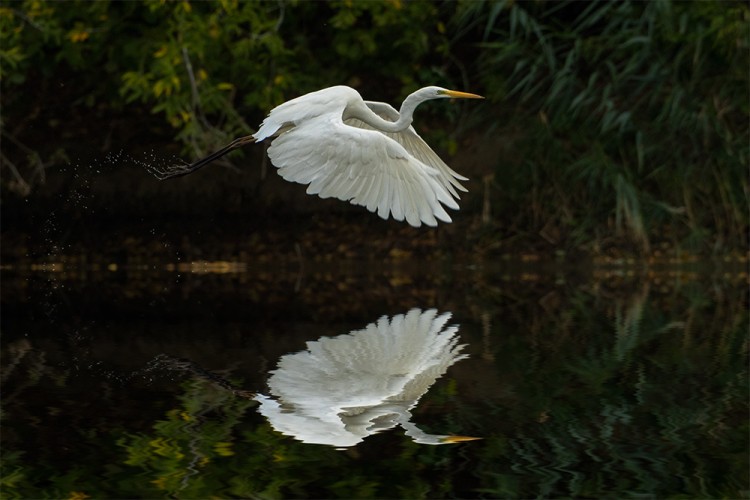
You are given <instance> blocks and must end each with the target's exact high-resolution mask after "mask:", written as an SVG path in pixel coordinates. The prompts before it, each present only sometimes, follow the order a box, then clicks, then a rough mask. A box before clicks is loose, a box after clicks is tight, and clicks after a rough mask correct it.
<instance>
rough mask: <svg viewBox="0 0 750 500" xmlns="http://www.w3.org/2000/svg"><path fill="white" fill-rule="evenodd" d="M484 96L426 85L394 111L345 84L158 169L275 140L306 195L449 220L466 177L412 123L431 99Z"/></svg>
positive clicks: (413, 218) (418, 220) (276, 154)
mask: <svg viewBox="0 0 750 500" xmlns="http://www.w3.org/2000/svg"><path fill="white" fill-rule="evenodd" d="M438 98H481V97H480V96H477V95H475V94H468V93H464V92H457V91H453V90H446V89H443V88H440V87H425V88H423V89H420V90H418V91H416V92H414V93H412V94H410V95H409V96H408V97H407V98H406V99H405V100H404V102H403V104H402V105H401V109H400V110H399V111H396V110H395V109H394V108H393V107H391V106H390V105H388V104H385V103H381V102H372V101H364V100H363V99H362V97H361V96H360V95H359V93H358V92H357V91H356V90H354V89H352V88H350V87H346V86H341V85H340V86H335V87H330V88H326V89H323V90H318V91H316V92H311V93H309V94H305V95H303V96H300V97H297V98H295V99H292V100H290V101H288V102H285V103H283V104H281V105H279V106H277V107H276V108H274V109H273V110H271V112H270V113H269V115H268V116H267V117H266V119H265V120H263V123H262V124H261V126H260V128H259V129H258V131H257V132H256V133H255V134H253V135H251V136H247V137H241V138H239V139H236V140H235V141H233V142H232V143H231V144H229V145H228V146H226V147H225V148H223V149H221V150H219V151H217V152H216V153H213V154H211V155H209V156H208V157H206V158H204V159H202V160H199V161H197V162H195V163H193V164H191V165H187V166H182V167H173V168H172V169H170V170H168V171H166V172H157V174H158V175H159V176H160V178H168V177H174V176H179V175H185V174H187V173H190V172H193V171H195V170H197V169H198V168H200V167H202V166H204V165H206V164H208V163H210V162H211V161H213V160H215V159H217V158H219V157H220V156H223V155H224V154H226V153H228V152H229V151H232V150H234V149H236V148H238V147H241V146H243V145H245V144H248V143H251V142H257V141H263V140H265V139H268V138H272V141H271V146H270V147H269V148H268V156H269V157H270V158H271V163H272V164H273V165H274V166H276V167H277V168H278V169H279V174H280V175H281V176H282V177H283V178H284V179H286V180H288V181H292V182H297V183H300V184H307V185H308V188H307V193H308V194H316V195H318V196H320V197H321V198H338V199H340V200H343V201H349V202H351V203H352V204H355V205H361V206H363V207H365V208H367V209H368V210H369V211H371V212H376V213H377V214H378V215H379V216H380V217H381V218H383V219H388V218H389V217H391V216H392V217H393V218H394V219H396V220H399V221H403V220H406V221H407V222H408V223H409V224H410V225H412V226H415V227H419V226H420V225H421V224H427V225H429V226H435V225H437V221H438V220H441V221H444V222H451V218H450V216H449V215H448V213H447V212H446V211H445V208H444V207H443V206H445V207H448V208H451V209H454V210H457V209H458V204H457V203H456V200H457V199H458V198H459V195H458V192H457V191H466V189H465V188H464V187H463V186H462V185H461V184H460V182H459V181H461V180H467V179H466V177H463V176H461V175H459V174H458V173H456V172H455V171H453V170H452V169H451V168H450V167H449V166H448V165H446V164H445V163H444V162H443V161H442V160H441V159H440V158H439V157H438V156H437V154H435V152H434V151H432V149H430V147H429V146H428V145H427V144H426V143H425V142H424V141H423V140H422V138H421V137H419V135H418V134H417V133H416V131H415V130H414V128H413V127H412V126H411V122H412V116H413V113H414V110H415V109H416V107H417V106H418V105H419V104H420V103H422V102H424V101H426V100H429V99H438Z"/></svg>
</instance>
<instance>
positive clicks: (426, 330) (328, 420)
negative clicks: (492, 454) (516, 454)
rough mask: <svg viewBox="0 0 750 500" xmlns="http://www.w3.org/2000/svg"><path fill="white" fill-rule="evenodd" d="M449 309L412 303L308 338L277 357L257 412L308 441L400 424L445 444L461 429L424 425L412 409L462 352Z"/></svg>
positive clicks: (421, 438)
mask: <svg viewBox="0 0 750 500" xmlns="http://www.w3.org/2000/svg"><path fill="white" fill-rule="evenodd" d="M450 316H451V315H450V313H446V314H442V315H440V316H438V314H437V311H435V310H429V311H424V312H423V311H421V310H419V309H413V310H411V311H409V312H408V313H407V314H405V315H404V314H401V315H397V316H394V317H393V318H392V319H389V318H387V317H382V318H380V319H379V320H378V321H377V322H376V323H372V324H370V325H367V327H365V328H364V329H363V330H356V331H353V332H351V333H348V334H344V335H339V336H338V337H333V338H330V337H323V338H321V339H318V340H316V341H314V342H308V343H307V350H305V351H302V352H299V353H296V354H289V355H286V356H283V357H282V358H281V359H280V361H279V363H278V368H277V369H276V370H274V371H273V372H272V376H271V377H270V379H269V381H268V386H269V389H270V391H271V394H272V395H273V396H275V399H274V398H273V397H270V396H265V395H262V394H259V395H258V396H256V399H257V400H258V401H259V402H260V403H261V406H260V412H261V413H262V414H263V415H264V416H266V418H268V419H269V421H270V422H271V425H272V426H273V427H274V428H275V429H276V430H277V431H279V432H282V433H284V434H287V435H290V436H294V437H295V438H296V439H299V440H301V441H304V442H306V443H317V444H329V445H332V446H353V445H355V444H357V443H358V442H360V441H361V440H362V439H364V438H365V437H367V436H369V435H371V434H374V433H376V432H379V431H382V430H386V429H390V428H393V427H395V426H397V425H399V426H401V427H402V428H403V429H404V430H405V433H406V434H407V435H408V436H410V437H411V438H412V439H413V440H414V441H417V442H420V443H429V444H443V443H450V442H457V441H462V440H463V441H465V440H468V439H471V438H465V437H460V436H434V435H429V434H426V433H424V432H422V431H421V430H420V429H419V428H418V427H417V426H416V425H415V424H413V423H412V422H411V421H410V420H411V413H410V410H411V408H413V407H414V406H415V405H416V404H417V402H418V401H419V398H421V397H422V395H424V394H425V393H426V392H427V390H428V389H429V388H430V386H431V385H432V384H433V383H435V381H436V380H437V379H438V378H439V377H440V376H442V375H443V374H444V373H445V371H446V370H447V369H448V367H449V366H451V365H452V364H453V363H455V362H457V361H459V360H461V359H463V358H465V357H466V355H464V354H460V351H461V349H462V347H463V346H462V345H458V337H457V336H456V333H457V330H458V328H457V327H456V326H449V327H446V326H445V325H446V323H447V322H448V320H449V319H450Z"/></svg>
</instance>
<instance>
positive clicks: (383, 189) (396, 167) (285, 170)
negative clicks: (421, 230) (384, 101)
mask: <svg viewBox="0 0 750 500" xmlns="http://www.w3.org/2000/svg"><path fill="white" fill-rule="evenodd" d="M268 155H269V157H270V158H271V162H272V163H273V164H274V165H275V166H276V167H277V168H278V169H279V174H280V175H281V176H282V177H283V178H284V179H286V180H288V181H293V182H298V183H301V184H309V186H308V188H307V192H308V193H309V194H317V195H319V196H320V197H321V198H328V197H334V198H338V199H340V200H344V201H350V202H351V203H352V204H355V205H361V206H364V207H365V208H367V210H369V211H371V212H376V211H377V214H378V216H380V217H381V218H383V219H387V218H388V216H389V215H391V216H392V217H393V218H394V219H396V220H399V221H401V220H404V219H406V221H407V222H408V223H409V224H410V225H412V226H415V227H419V226H420V225H421V224H427V225H430V226H435V225H437V220H436V218H437V219H440V220H442V221H445V222H450V221H451V218H450V216H449V215H448V214H447V212H446V211H445V209H444V208H443V206H442V205H443V204H444V205H446V206H447V207H450V208H458V205H457V204H456V202H455V200H454V199H453V197H452V196H451V195H452V194H453V193H454V192H455V191H453V190H452V188H451V187H450V184H446V182H445V180H444V178H443V177H444V176H443V175H441V172H440V170H439V169H436V168H434V167H432V166H430V165H426V164H424V163H423V162H422V161H420V160H419V159H418V158H416V157H415V156H413V155H412V154H410V152H409V151H408V150H407V149H406V148H405V147H404V146H403V145H402V144H400V143H399V142H398V141H396V140H394V139H392V138H391V137H388V135H386V134H383V133H381V132H378V131H374V130H368V129H366V128H363V127H352V126H350V125H348V124H345V123H344V122H343V121H342V119H341V115H340V114H336V113H328V114H322V115H320V116H315V117H308V118H307V119H305V120H302V121H300V122H298V123H297V124H296V126H295V127H293V128H291V129H289V130H288V131H285V132H283V133H282V134H280V135H279V136H278V137H276V138H275V139H274V140H273V142H272V143H271V146H270V147H269V148H268Z"/></svg>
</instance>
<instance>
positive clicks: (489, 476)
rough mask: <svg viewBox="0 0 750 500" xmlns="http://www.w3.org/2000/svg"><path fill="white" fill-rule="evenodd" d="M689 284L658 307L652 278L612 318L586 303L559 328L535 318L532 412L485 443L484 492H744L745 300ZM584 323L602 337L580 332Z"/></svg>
mask: <svg viewBox="0 0 750 500" xmlns="http://www.w3.org/2000/svg"><path fill="white" fill-rule="evenodd" d="M686 292H687V293H686V294H685V295H686V296H685V297H682V298H680V297H671V298H670V299H671V300H669V301H668V303H667V304H659V300H652V301H648V295H649V291H648V288H647V287H644V289H643V290H642V291H641V292H640V293H637V294H635V295H634V296H633V297H632V298H631V299H630V300H629V301H627V302H625V301H622V300H614V301H613V306H612V307H611V309H612V311H611V312H612V313H613V315H612V316H614V317H613V318H612V319H613V320H614V321H612V319H609V318H605V317H603V316H602V315H601V314H599V313H596V312H593V313H592V311H587V310H586V309H583V308H582V309H574V310H569V311H568V313H572V314H573V315H574V318H572V321H570V322H568V323H567V325H569V326H568V327H567V328H563V329H562V330H561V329H560V325H561V324H560V322H559V318H558V317H556V316H554V317H553V316H549V317H547V319H546V321H545V320H542V321H541V322H539V323H537V328H535V329H534V330H535V331H532V332H531V336H532V338H533V340H532V341H531V342H532V343H534V344H536V343H538V344H536V345H533V346H529V347H530V351H531V352H529V353H528V354H529V357H528V358H527V359H532V360H533V362H532V364H531V365H530V366H528V367H519V369H518V370H519V371H520V372H521V373H519V374H517V377H516V381H517V387H516V390H517V392H518V393H519V394H523V395H524V396H525V397H524V399H523V403H524V405H526V406H527V408H525V413H526V416H525V418H522V419H521V420H518V417H519V416H520V415H519V413H516V412H513V413H515V415H513V413H511V415H513V417H514V418H513V424H514V425H507V426H503V430H502V431H501V432H502V435H499V436H495V437H492V438H489V439H488V440H487V446H486V447H485V448H484V449H483V450H482V452H481V454H482V459H481V460H479V461H478V463H479V464H480V465H479V468H478V469H477V471H476V474H477V476H478V477H479V478H481V479H483V480H484V481H483V483H484V485H483V488H482V490H483V491H485V492H486V493H491V494H492V495H493V496H498V497H516V496H519V495H520V496H529V495H530V496H537V495H538V496H542V497H560V496H565V497H568V496H572V497H591V496H593V497H596V496H600V495H601V494H602V492H608V491H609V492H612V491H616V492H628V493H629V494H644V495H656V496H657V497H660V496H669V495H675V494H683V495H687V496H689V497H691V498H709V497H724V496H728V497H736V496H738V495H740V492H741V491H743V490H745V489H746V488H747V486H748V484H747V474H746V471H747V465H748V463H747V459H748V457H747V450H746V446H745V444H746V442H747V437H748V434H747V405H746V397H745V396H746V394H747V393H748V371H747V348H748V345H747V336H746V325H747V323H748V313H747V310H746V309H745V308H744V302H743V299H746V297H744V298H740V299H739V300H736V301H735V300H734V298H731V299H729V298H727V297H725V298H724V300H721V301H719V302H718V303H716V302H712V301H709V300H706V299H707V297H705V296H704V295H703V294H702V293H699V290H697V289H692V290H691V289H688V290H687V291H686ZM675 299H676V300H675ZM680 299H682V300H685V303H683V304H680V302H681V300H680ZM664 306H667V309H662V308H663V307H664ZM680 308H682V310H680ZM670 309H671V310H670ZM680 316H682V318H684V320H683V321H675V320H674V318H675V317H680ZM612 323H614V329H613V328H612ZM613 330H614V331H613ZM581 331H584V332H597V331H600V332H601V335H599V336H597V335H595V334H594V335H587V336H586V338H583V339H581V338H578V339H577V338H576V336H577V335H578V332H581ZM613 333H614V337H613V335H612V334H613ZM560 335H563V336H565V337H566V339H567V341H566V342H565V344H563V343H561V342H560V340H559V336H560ZM548 346H549V347H551V350H549V351H548V349H547V347H548ZM518 354H519V352H518V349H515V350H514V356H517V355H518ZM540 354H541V355H542V356H541V357H540V356H539V355H540ZM545 354H546V355H547V356H545ZM548 356H553V358H550V357H548ZM492 406H493V413H494V414H496V415H504V414H507V413H508V408H506V407H505V406H503V407H499V406H496V405H494V404H492ZM520 413H521V414H522V413H524V411H522V412H520ZM515 424H517V425H515ZM506 429H510V430H509V431H508V432H507V434H506V432H505V431H506ZM498 464H500V465H499V466H498Z"/></svg>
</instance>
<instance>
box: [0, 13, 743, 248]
mask: <svg viewBox="0 0 750 500" xmlns="http://www.w3.org/2000/svg"><path fill="white" fill-rule="evenodd" d="M749 39H750V9H749V8H748V7H747V5H746V4H744V3H742V2H721V3H717V2H670V1H667V0H659V1H653V2H639V1H631V0H626V1H622V2H576V1H562V2H510V1H465V2H454V3H450V2H449V3H435V2H430V1H426V0H419V1H409V2H404V1H400V0H383V1H368V2H362V1H351V0H341V1H335V2H304V1H294V0H282V1H279V2H241V1H237V0H222V1H212V2H190V1H188V0H183V1H175V2H167V1H158V0H155V1H145V0H144V1H137V2H106V1H103V2H87V1H71V2H48V1H41V0H23V1H19V2H14V3H9V4H5V5H3V6H1V7H0V81H1V84H2V95H3V116H2V123H3V126H4V128H3V134H4V136H5V138H11V139H12V140H11V141H10V143H11V144H12V145H13V146H14V147H16V146H17V148H18V150H19V151H18V152H15V153H16V155H23V156H26V157H27V158H29V159H28V160H27V162H28V163H33V164H34V165H36V166H35V167H34V168H35V169H36V170H35V171H38V170H39V169H40V168H41V169H42V170H43V169H44V168H45V166H46V165H47V164H48V163H50V162H52V160H51V159H50V160H48V158H52V156H53V151H37V149H40V148H43V147H44V146H43V145H44V144H48V141H47V140H46V138H45V140H44V141H41V140H39V137H34V136H33V135H32V136H31V137H29V138H26V136H25V135H24V134H26V133H30V132H29V131H30V130H34V129H35V128H36V129H37V130H40V127H39V125H38V120H41V119H42V118H41V117H42V116H45V114H44V113H43V112H42V110H45V111H46V110H49V109H64V110H65V115H64V116H53V117H48V116H45V118H46V119H47V120H48V123H59V122H60V121H61V120H63V121H65V122H67V120H68V119H69V116H68V113H67V111H68V110H70V109H71V108H72V109H79V107H81V106H84V107H88V108H90V109H91V110H92V111H91V113H92V114H93V115H97V114H99V115H98V116H106V117H108V118H107V119H110V118H109V117H111V115H112V114H113V113H114V114H117V113H118V112H122V111H124V110H129V111H131V112H133V114H134V115H137V110H138V108H140V107H143V108H145V109H147V110H150V111H151V112H152V113H154V114H155V116H157V117H163V121H164V122H165V123H167V124H168V125H169V127H170V128H171V129H172V130H173V132H174V134H175V135H176V137H177V138H178V139H179V140H180V141H181V142H182V144H184V145H185V152H186V153H187V152H189V154H190V156H195V155H200V154H203V153H206V152H207V151H210V150H214V149H215V148H216V147H218V146H219V145H224V144H225V143H226V142H227V141H228V140H229V139H231V138H234V137H236V136H238V135H246V134H247V133H249V132H251V131H252V130H253V128H254V127H255V125H256V124H257V123H259V122H260V120H261V119H262V118H263V116H264V114H265V113H267V112H268V110H270V109H271V108H272V107H273V106H275V105H277V104H279V103H280V102H282V101H284V100H286V99H289V98H291V97H295V96H297V95H300V94H302V93H305V92H309V91H311V90H316V89H319V88H322V87H327V86H330V85H336V84H348V85H351V86H354V87H356V88H358V89H360V90H361V91H362V93H363V94H364V95H367V96H373V98H383V99H385V98H389V99H391V100H397V99H398V98H400V97H403V96H405V95H406V94H407V93H408V92H410V91H412V90H414V89H415V88H417V87H420V86H422V85H426V84H438V85H443V86H446V87H456V88H465V89H466V90H470V91H475V92H479V93H483V94H486V95H487V96H488V97H490V98H491V101H492V102H493V103H495V104H496V106H491V105H485V106H482V107H480V108H478V110H477V111H476V114H475V115H474V116H472V118H471V120H470V121H467V120H465V119H462V120H457V119H456V118H457V117H456V116H455V109H456V107H455V106H454V107H450V106H433V107H427V106H425V109H424V110H420V118H419V120H420V129H421V130H422V131H423V132H424V135H426V136H427V138H428V139H430V140H431V142H432V143H433V144H435V145H436V146H438V149H442V150H447V151H449V152H454V151H455V150H456V145H457V142H456V140H455V138H454V137H453V134H455V131H456V130H458V131H460V132H462V133H464V132H465V133H468V134H473V135H474V136H475V137H476V136H477V135H481V134H484V132H482V129H480V128H479V127H480V125H482V126H484V128H486V129H487V130H488V132H487V133H486V135H484V136H483V137H482V138H481V140H482V141H484V142H486V143H492V142H501V143H507V150H508V151H509V152H510V154H507V155H503V156H502V157H501V158H499V159H498V160H497V161H496V162H494V164H491V163H490V164H488V165H487V166H486V167H485V168H486V169H487V170H492V172H493V173H494V175H495V179H496V180H497V183H496V185H497V186H498V189H496V190H495V191H494V195H493V196H491V197H490V196H488V197H486V198H485V202H488V201H492V202H493V203H492V205H493V208H494V213H495V219H496V223H497V224H496V225H495V226H492V225H490V229H489V230H488V231H487V234H488V235H489V237H490V238H494V239H500V238H501V237H502V235H499V234H496V232H494V231H493V228H500V227H508V226H509V227H513V228H523V230H525V231H527V232H528V234H529V235H537V234H538V233H540V232H542V233H543V234H544V235H545V238H547V239H548V240H549V241H551V242H552V243H553V244H555V245H562V246H567V247H576V248H583V249H585V250H589V251H593V252H597V251H600V250H601V249H602V248H606V247H607V246H608V245H612V244H615V243H616V244H620V245H621V244H628V245H630V244H632V245H633V246H634V248H637V249H640V251H648V250H649V248H650V247H651V245H652V243H653V241H654V240H655V239H657V240H668V241H669V242H670V243H672V244H673V245H676V246H678V247H681V248H684V249H687V250H696V251H704V252H707V251H708V252H716V253H720V252H725V251H729V250H731V249H736V248H744V246H745V245H744V243H745V241H744V239H745V238H746V234H747V228H748V223H749V222H748V209H747V206H748V198H747V190H748V176H747V167H748V163H749V162H748V160H749V158H750V152H749V148H748V140H747V139H748V135H749V134H750V132H749V131H748V120H747V116H748V114H750V104H749V103H748V94H747V88H748V85H749V81H748V71H747V69H748V67H750V62H749V61H748V53H749V52H750V42H749ZM457 82H460V83H457ZM30 93H33V94H34V95H36V96H37V99H28V98H27V97H28V95H29V94H30ZM438 113H440V114H441V115H438ZM58 114H59V111H58ZM431 114H432V115H431ZM430 116H432V118H433V120H432V123H431V120H430ZM437 116H440V117H442V118H444V120H442V122H445V123H449V125H445V124H440V125H438V126H436V125H435V123H436V122H437V120H435V118H436V117H437ZM464 118H465V117H464ZM99 119H101V118H99ZM130 120H133V121H137V120H135V119H133V118H130ZM31 124H33V125H35V126H29V125H31ZM138 125H139V124H138V123H134V124H133V125H132V127H134V128H137V126H138ZM467 125H468V126H470V127H476V129H474V130H471V129H467V128H466V127H467ZM44 126H47V124H44ZM44 126H42V127H41V130H43V129H44V128H43V127H44ZM448 130H450V131H451V133H448ZM49 135H52V134H49ZM7 143H8V141H6V144H7ZM29 144H34V146H33V147H32V146H29ZM37 145H39V146H37ZM58 147H59V146H58ZM8 149H9V148H7V147H6V148H5V150H6V151H3V159H4V160H5V164H7V165H9V167H10V168H12V169H13V173H14V177H15V178H17V180H18V182H16V184H13V186H16V185H21V186H22V187H23V189H21V188H19V187H15V188H14V189H15V190H16V191H19V192H23V193H24V194H26V193H28V192H29V191H30V189H29V186H28V184H33V182H31V180H29V176H30V174H27V173H25V171H24V169H23V168H21V167H22V165H21V161H20V160H18V159H17V158H11V156H12V155H11V153H8V152H7V150H8ZM10 149H13V148H10ZM40 156H41V158H42V159H43V160H44V162H43V161H42V159H40ZM11 159H12V160H13V161H11ZM28 170H29V168H27V169H26V171H28ZM487 173H489V172H480V174H481V175H486V174H487ZM472 174H473V172H472ZM5 177H8V176H5ZM35 178H39V179H43V178H44V175H43V173H42V174H40V175H36V177H35ZM24 179H25V180H26V182H25V181H24ZM3 185H4V186H5V187H8V186H10V185H11V183H10V182H4V183H3ZM13 186H11V188H13ZM474 192H475V191H474V190H472V193H474ZM470 196H474V195H470ZM467 201H470V200H467ZM475 205H476V204H475ZM464 210H465V209H464ZM498 231H499V229H498Z"/></svg>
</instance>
